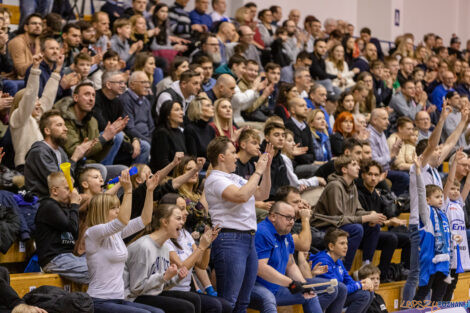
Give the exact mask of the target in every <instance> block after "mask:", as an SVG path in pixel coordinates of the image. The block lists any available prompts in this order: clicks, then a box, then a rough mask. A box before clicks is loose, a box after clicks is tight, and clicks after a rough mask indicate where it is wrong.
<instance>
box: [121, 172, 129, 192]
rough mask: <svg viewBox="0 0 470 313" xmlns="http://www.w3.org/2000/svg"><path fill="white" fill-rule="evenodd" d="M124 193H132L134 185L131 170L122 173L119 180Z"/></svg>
mask: <svg viewBox="0 0 470 313" xmlns="http://www.w3.org/2000/svg"><path fill="white" fill-rule="evenodd" d="M119 182H120V183H121V186H122V188H123V189H124V193H132V183H131V175H130V174H129V169H125V170H123V171H122V172H121V177H120V178H119Z"/></svg>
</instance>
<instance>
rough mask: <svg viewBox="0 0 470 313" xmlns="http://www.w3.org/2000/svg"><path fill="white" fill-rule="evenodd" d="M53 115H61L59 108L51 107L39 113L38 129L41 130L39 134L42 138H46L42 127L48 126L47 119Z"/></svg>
mask: <svg viewBox="0 0 470 313" xmlns="http://www.w3.org/2000/svg"><path fill="white" fill-rule="evenodd" d="M54 116H60V117H62V114H60V111H59V110H56V109H52V110H49V111H46V112H44V114H43V115H41V119H40V120H39V130H40V131H41V134H42V136H43V137H44V138H46V134H45V133H44V128H46V127H49V125H50V124H49V120H50V118H51V117H54Z"/></svg>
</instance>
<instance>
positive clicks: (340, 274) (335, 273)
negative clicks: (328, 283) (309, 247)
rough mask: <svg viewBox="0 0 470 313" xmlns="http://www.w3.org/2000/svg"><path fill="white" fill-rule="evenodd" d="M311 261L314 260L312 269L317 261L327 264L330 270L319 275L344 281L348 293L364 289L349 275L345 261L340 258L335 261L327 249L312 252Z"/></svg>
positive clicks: (339, 281)
mask: <svg viewBox="0 0 470 313" xmlns="http://www.w3.org/2000/svg"><path fill="white" fill-rule="evenodd" d="M310 261H312V269H313V267H314V266H315V265H316V264H317V263H320V262H321V264H322V265H327V266H328V272H326V273H325V274H322V275H318V277H322V278H326V279H333V278H335V279H337V280H338V283H343V284H345V285H346V287H347V289H348V294H351V293H353V292H355V291H357V290H360V289H362V284H361V283H360V282H358V281H355V280H354V279H352V277H351V276H349V274H348V271H347V270H346V268H345V267H344V265H343V262H342V261H341V260H340V259H338V260H336V262H335V261H334V260H333V258H332V257H331V256H330V255H329V254H328V252H326V250H324V251H321V252H318V253H317V254H311V255H310Z"/></svg>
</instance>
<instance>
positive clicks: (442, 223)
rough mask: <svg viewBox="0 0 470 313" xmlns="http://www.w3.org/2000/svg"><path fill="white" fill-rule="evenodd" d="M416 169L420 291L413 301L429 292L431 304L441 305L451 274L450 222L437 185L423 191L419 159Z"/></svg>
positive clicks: (455, 236)
mask: <svg viewBox="0 0 470 313" xmlns="http://www.w3.org/2000/svg"><path fill="white" fill-rule="evenodd" d="M415 165H416V166H415V167H416V183H417V189H418V206H419V229H420V230H419V235H420V244H419V247H420V251H419V266H420V269H419V287H418V290H417V291H416V295H415V297H414V300H416V301H423V300H424V299H425V297H426V295H427V294H428V293H429V291H430V290H432V296H431V301H433V302H434V301H442V299H443V297H444V295H445V292H446V289H447V286H448V284H447V283H446V280H445V279H446V277H447V276H449V274H450V255H451V245H450V240H451V232H450V227H449V220H448V219H447V216H446V214H445V213H444V211H443V210H442V209H441V208H442V205H443V191H442V188H441V187H439V186H437V185H426V188H425V187H424V183H423V180H422V178H421V165H422V164H421V158H416V161H415ZM452 237H453V239H454V240H456V241H461V240H462V238H461V237H460V236H459V235H454V236H452ZM449 278H450V277H449ZM449 282H450V281H449Z"/></svg>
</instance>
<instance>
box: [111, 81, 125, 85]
mask: <svg viewBox="0 0 470 313" xmlns="http://www.w3.org/2000/svg"><path fill="white" fill-rule="evenodd" d="M110 83H113V84H119V85H125V84H126V82H125V81H110Z"/></svg>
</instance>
